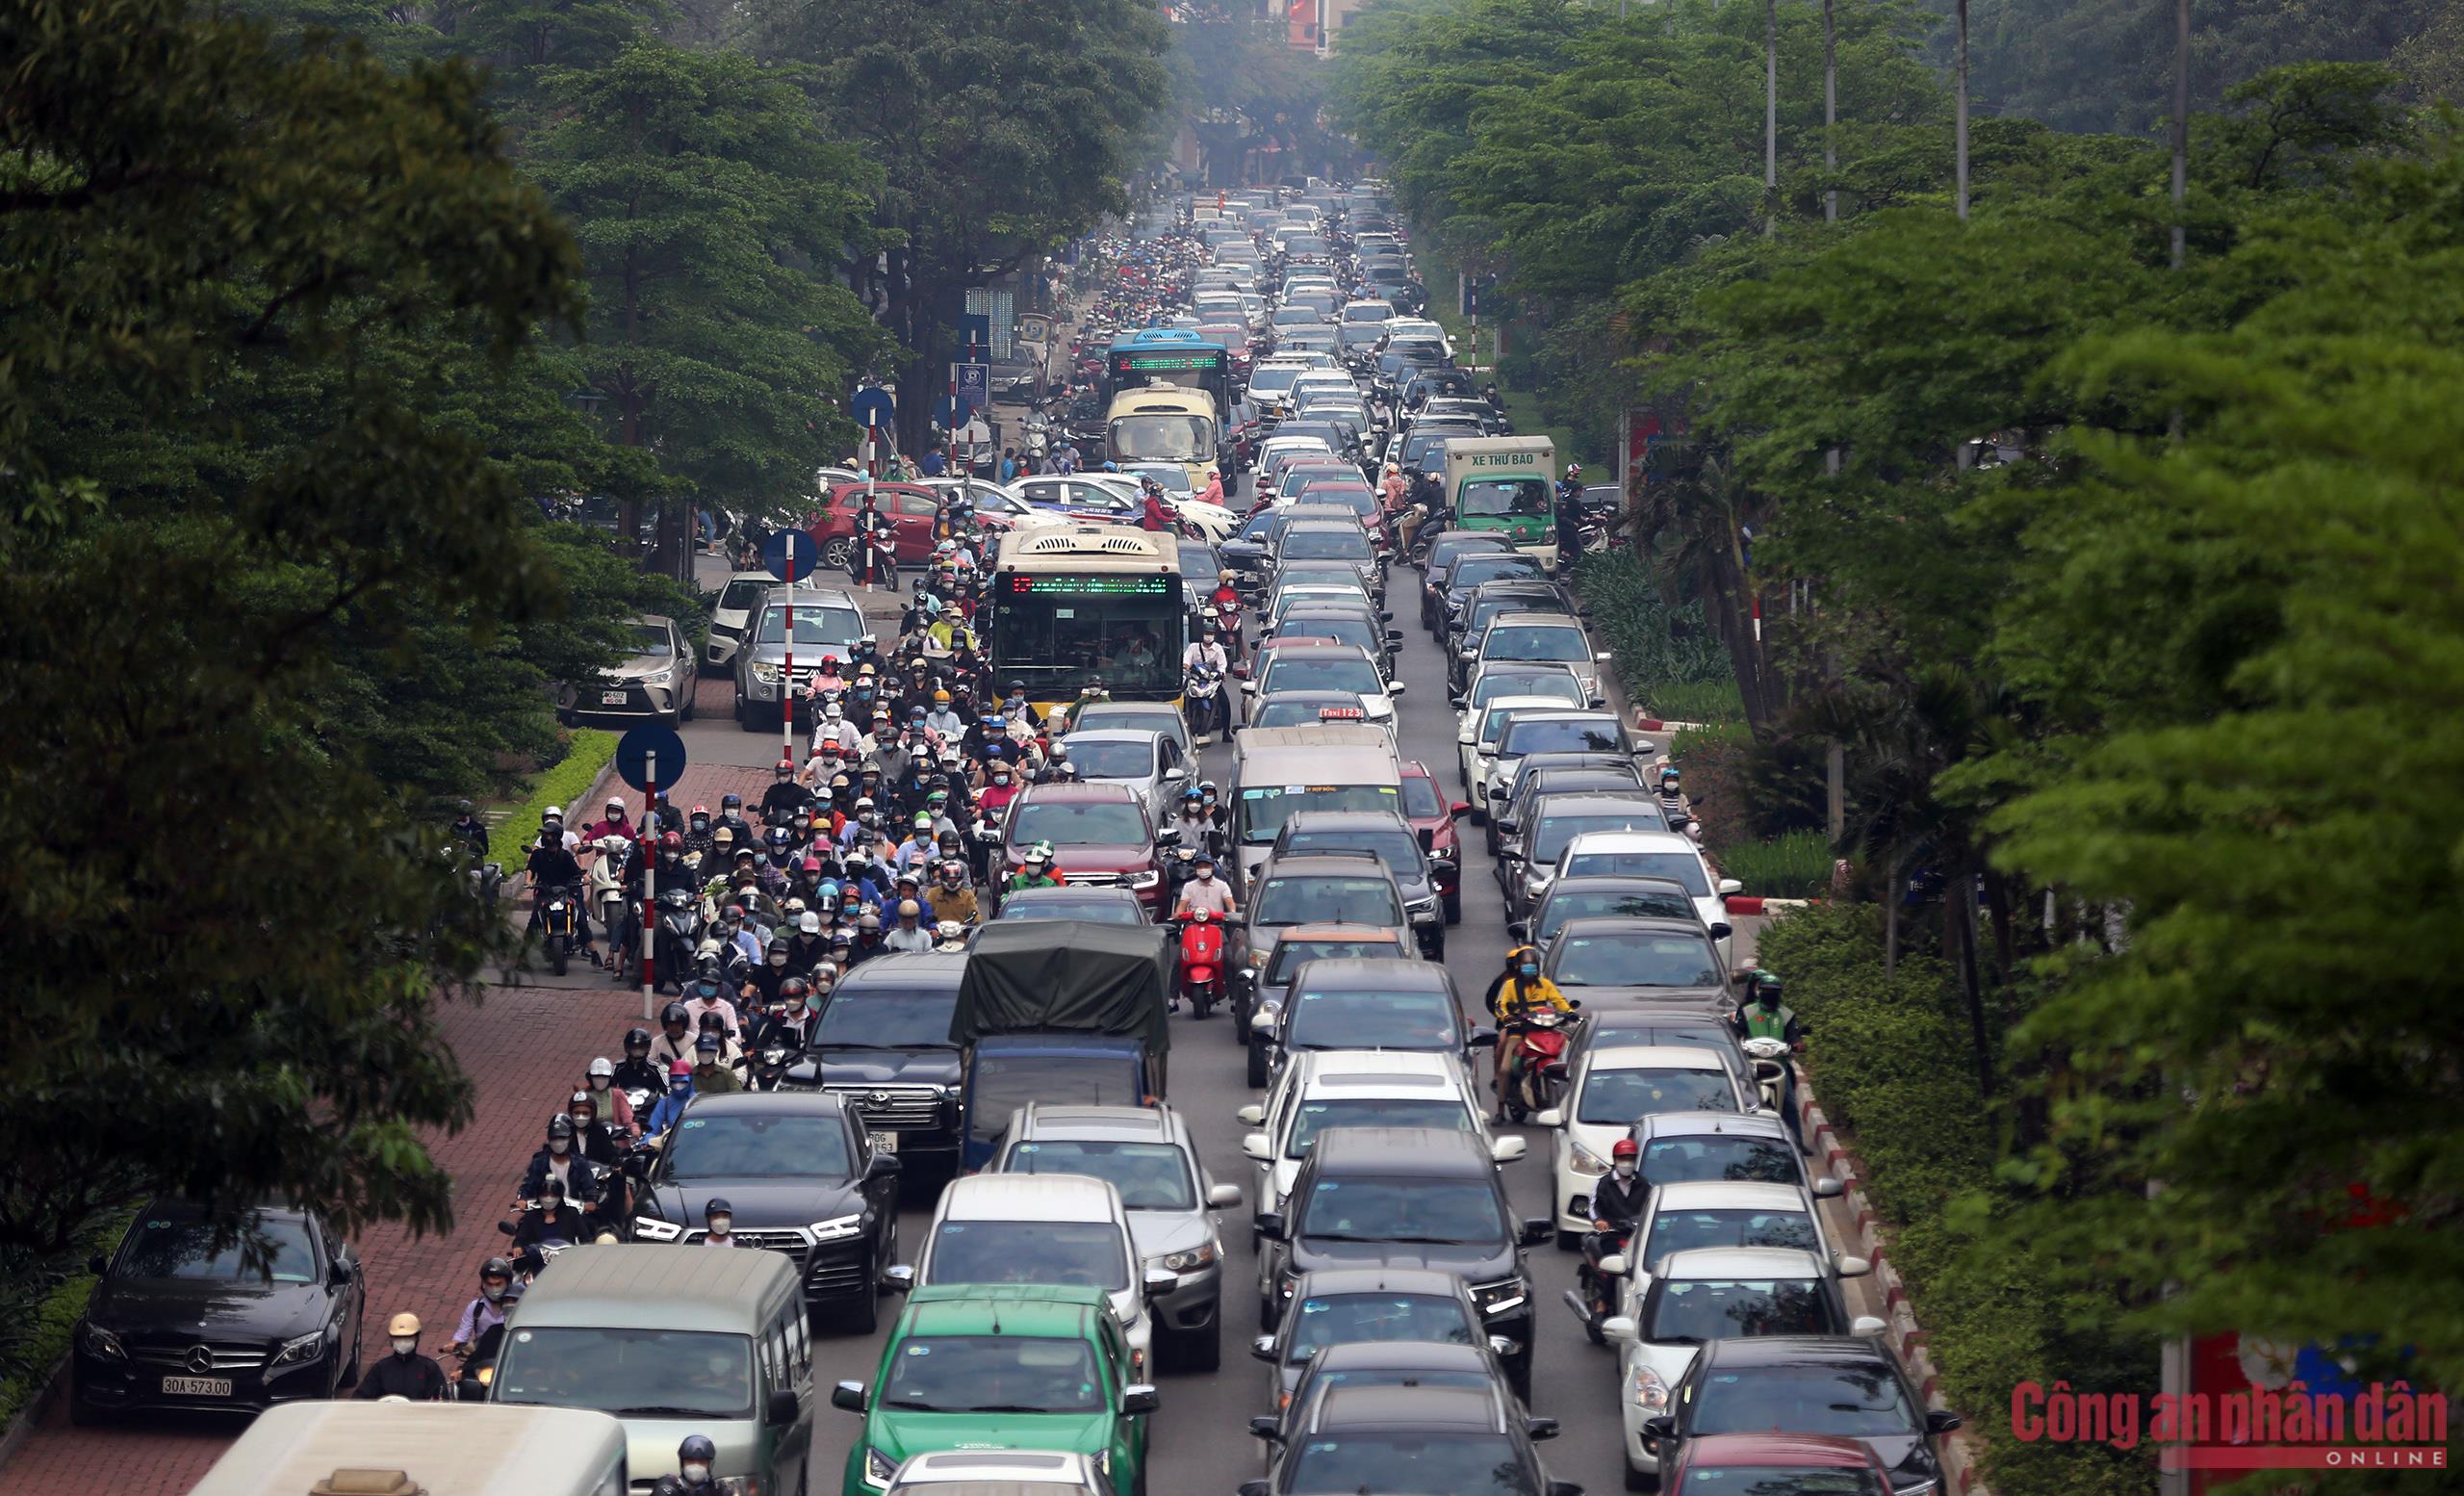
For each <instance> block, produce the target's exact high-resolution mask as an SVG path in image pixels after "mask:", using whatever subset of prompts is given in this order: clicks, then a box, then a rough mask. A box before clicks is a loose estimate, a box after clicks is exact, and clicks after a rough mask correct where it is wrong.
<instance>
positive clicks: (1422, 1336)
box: [1286, 1294, 1473, 1360]
mask: <svg viewBox="0 0 2464 1496" xmlns="http://www.w3.org/2000/svg"><path fill="white" fill-rule="evenodd" d="M1472 1328H1473V1327H1472V1324H1471V1322H1470V1320H1468V1319H1466V1318H1465V1317H1464V1313H1463V1305H1462V1304H1461V1303H1459V1302H1457V1301H1455V1300H1453V1299H1441V1298H1439V1297H1437V1296H1436V1295H1435V1294H1328V1295H1326V1296H1324V1297H1322V1298H1309V1299H1303V1300H1301V1301H1300V1313H1299V1317H1298V1318H1297V1319H1295V1320H1294V1321H1293V1322H1292V1343H1291V1344H1290V1345H1289V1346H1288V1347H1286V1358H1287V1359H1291V1360H1297V1359H1299V1358H1300V1357H1299V1356H1298V1355H1297V1354H1294V1353H1299V1352H1308V1353H1312V1354H1314V1353H1316V1352H1319V1351H1322V1350H1324V1349H1325V1348H1326V1347H1328V1346H1347V1345H1358V1344H1360V1343H1361V1342H1363V1341H1395V1340H1416V1341H1435V1342H1437V1343H1438V1344H1440V1345H1450V1346H1468V1345H1470V1344H1472Z"/></svg>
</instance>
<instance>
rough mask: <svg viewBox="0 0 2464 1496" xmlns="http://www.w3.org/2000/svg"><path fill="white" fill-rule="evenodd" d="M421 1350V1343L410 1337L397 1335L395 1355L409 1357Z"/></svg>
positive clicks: (395, 1338)
mask: <svg viewBox="0 0 2464 1496" xmlns="http://www.w3.org/2000/svg"><path fill="white" fill-rule="evenodd" d="M419 1348H420V1343H419V1341H418V1340H416V1339H414V1338H413V1337H411V1336H409V1335H397V1336H395V1337H394V1354H396V1355H408V1354H411V1353H412V1352H414V1351H416V1350H418V1349H419Z"/></svg>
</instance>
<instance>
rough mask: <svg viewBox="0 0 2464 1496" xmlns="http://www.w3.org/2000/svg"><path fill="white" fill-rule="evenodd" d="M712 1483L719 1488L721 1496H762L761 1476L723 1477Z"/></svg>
mask: <svg viewBox="0 0 2464 1496" xmlns="http://www.w3.org/2000/svg"><path fill="white" fill-rule="evenodd" d="M711 1484H712V1485H714V1486H716V1487H718V1491H719V1496H761V1478H760V1477H759V1476H752V1475H723V1476H721V1477H719V1478H718V1479H717V1480H715V1481H712V1482H711Z"/></svg>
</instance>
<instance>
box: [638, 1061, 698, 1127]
mask: <svg viewBox="0 0 2464 1496" xmlns="http://www.w3.org/2000/svg"><path fill="white" fill-rule="evenodd" d="M692 1099H693V1062H692V1061H690V1060H679V1061H677V1062H676V1063H675V1064H673V1065H670V1066H669V1067H668V1068H667V1085H666V1086H665V1088H664V1089H663V1090H662V1092H661V1094H660V1096H659V1098H658V1105H656V1106H655V1107H653V1108H651V1120H650V1121H649V1122H647V1123H645V1124H644V1125H643V1127H642V1136H643V1137H646V1138H655V1137H658V1136H659V1135H661V1134H663V1133H665V1132H666V1131H667V1129H668V1127H669V1125H670V1124H672V1123H673V1122H675V1121H676V1119H677V1118H678V1117H680V1116H681V1115H682V1114H683V1111H684V1104H685V1103H686V1102H688V1101H690V1100H692Z"/></svg>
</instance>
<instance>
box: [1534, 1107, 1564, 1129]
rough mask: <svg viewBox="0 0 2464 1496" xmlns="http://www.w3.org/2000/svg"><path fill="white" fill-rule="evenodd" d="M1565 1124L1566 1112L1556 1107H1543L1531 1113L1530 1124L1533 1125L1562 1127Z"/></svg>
mask: <svg viewBox="0 0 2464 1496" xmlns="http://www.w3.org/2000/svg"><path fill="white" fill-rule="evenodd" d="M1565 1124H1566V1114H1565V1113H1564V1112H1563V1111H1562V1110H1560V1109H1559V1108H1557V1107H1553V1106H1549V1107H1543V1108H1541V1109H1540V1110H1539V1111H1536V1112H1534V1113H1532V1114H1531V1125H1533V1126H1534V1127H1562V1126H1564V1125H1565Z"/></svg>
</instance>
